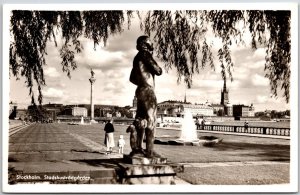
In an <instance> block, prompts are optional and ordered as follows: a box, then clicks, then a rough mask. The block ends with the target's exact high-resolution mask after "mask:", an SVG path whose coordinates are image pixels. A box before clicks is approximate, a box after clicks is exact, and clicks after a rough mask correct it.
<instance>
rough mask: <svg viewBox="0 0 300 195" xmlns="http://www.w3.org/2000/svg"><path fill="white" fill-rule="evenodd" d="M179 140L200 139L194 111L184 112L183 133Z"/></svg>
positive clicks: (191, 140)
mask: <svg viewBox="0 0 300 195" xmlns="http://www.w3.org/2000/svg"><path fill="white" fill-rule="evenodd" d="M178 140H179V141H180V140H182V141H184V142H194V141H199V139H198V136H197V131H196V126H195V122H194V120H193V116H192V113H191V112H190V111H189V110H188V111H186V112H185V114H184V117H183V121H182V126H181V135H180V137H179V139H178Z"/></svg>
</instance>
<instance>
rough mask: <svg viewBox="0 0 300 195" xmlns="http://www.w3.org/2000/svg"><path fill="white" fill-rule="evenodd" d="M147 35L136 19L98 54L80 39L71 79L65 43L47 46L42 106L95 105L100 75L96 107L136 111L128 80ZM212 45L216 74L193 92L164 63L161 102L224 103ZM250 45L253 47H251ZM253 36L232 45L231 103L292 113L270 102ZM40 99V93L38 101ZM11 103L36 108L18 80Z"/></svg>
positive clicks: (200, 78)
mask: <svg viewBox="0 0 300 195" xmlns="http://www.w3.org/2000/svg"><path fill="white" fill-rule="evenodd" d="M140 35H143V32H142V31H141V30H140V29H139V23H138V21H137V19H133V20H132V24H131V27H130V30H127V28H126V27H125V30H124V32H122V33H121V34H118V35H115V36H111V37H110V38H109V39H108V41H107V45H106V46H105V47H104V46H103V45H99V46H97V47H96V50H94V49H93V47H94V44H93V42H92V41H90V40H87V39H85V38H80V40H81V42H82V45H83V47H84V50H83V51H82V53H79V54H75V58H76V61H77V65H78V67H77V69H76V70H74V71H71V79H69V78H68V77H67V74H66V73H64V72H62V70H61V69H62V66H61V65H60V61H61V58H60V56H59V49H60V48H61V44H62V40H60V39H59V38H58V37H60V35H59V34H58V35H56V36H57V44H58V45H57V47H55V44H54V42H49V43H48V45H47V53H48V55H47V56H46V62H47V66H45V69H44V74H45V79H46V85H47V86H45V87H44V88H43V95H44V98H43V104H47V103H49V102H51V103H62V104H89V103H90V83H89V78H90V69H91V68H93V71H94V72H95V78H96V82H95V84H94V102H95V104H113V105H118V106H126V105H132V100H133V97H134V92H135V89H136V86H134V85H133V84H132V83H130V82H129V74H130V71H131V67H132V61H133V58H134V56H135V55H136V53H137V50H136V49H135V45H136V39H137V38H138V37H139V36H140ZM207 39H208V40H210V41H212V42H213V45H214V47H213V53H214V63H215V71H213V70H211V68H210V67H205V68H204V69H203V70H202V69H201V70H200V74H195V75H193V84H192V87H191V89H187V88H186V86H185V84H184V82H183V80H182V81H181V83H179V84H177V75H176V72H175V70H174V69H173V70H169V71H168V72H167V71H166V69H165V68H164V64H163V62H161V61H159V60H158V59H157V58H156V56H155V55H154V58H155V59H156V60H157V62H158V64H159V65H160V66H161V67H162V68H163V74H162V75H161V76H158V77H155V82H156V84H155V85H156V86H155V91H156V96H157V101H158V103H159V102H162V101H166V100H184V95H185V93H186V95H187V101H189V102H191V103H198V104H200V103H205V102H206V101H207V100H208V101H209V102H210V103H220V100H221V89H222V88H223V79H222V77H221V73H220V70H221V69H220V67H219V65H218V64H219V63H218V59H217V57H216V53H217V49H218V48H219V46H218V45H219V44H220V40H217V39H216V38H214V37H213V35H211V36H209V37H207ZM247 40H248V41H247ZM250 40H251V36H250V37H247V38H246V41H245V44H246V46H243V45H239V46H237V45H234V44H233V45H232V46H231V49H232V50H231V51H232V59H233V62H234V64H235V66H234V71H233V79H234V80H233V82H231V81H230V80H229V79H228V80H227V83H226V85H227V89H228V90H229V101H230V103H231V104H245V105H250V104H251V103H253V105H254V107H255V111H264V110H278V111H282V110H290V104H289V103H286V101H285V99H284V98H283V97H282V91H279V94H278V97H277V98H271V97H270V96H271V95H270V94H271V93H270V85H269V80H268V79H267V78H265V77H264V74H265V73H264V62H265V59H264V57H265V48H262V47H260V48H258V49H257V50H255V51H253V50H252V49H251V47H250ZM36 94H37V93H36V92H35V95H36ZM9 100H10V101H13V102H16V103H17V104H18V105H20V108H23V107H27V106H26V105H29V104H30V103H31V98H30V96H29V90H28V89H27V88H26V86H25V84H24V79H22V78H21V79H20V80H19V81H16V80H15V78H14V77H13V76H11V78H10V98H9Z"/></svg>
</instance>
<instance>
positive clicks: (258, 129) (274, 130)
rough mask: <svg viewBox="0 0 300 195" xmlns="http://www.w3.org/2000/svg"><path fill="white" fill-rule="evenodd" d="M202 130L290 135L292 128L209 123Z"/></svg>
mask: <svg viewBox="0 0 300 195" xmlns="http://www.w3.org/2000/svg"><path fill="white" fill-rule="evenodd" d="M200 130H207V131H223V132H233V133H250V134H264V135H280V136H290V128H288V127H286V128H285V127H263V126H249V127H244V126H232V125H211V124H209V125H204V126H203V127H202V128H201V129H200Z"/></svg>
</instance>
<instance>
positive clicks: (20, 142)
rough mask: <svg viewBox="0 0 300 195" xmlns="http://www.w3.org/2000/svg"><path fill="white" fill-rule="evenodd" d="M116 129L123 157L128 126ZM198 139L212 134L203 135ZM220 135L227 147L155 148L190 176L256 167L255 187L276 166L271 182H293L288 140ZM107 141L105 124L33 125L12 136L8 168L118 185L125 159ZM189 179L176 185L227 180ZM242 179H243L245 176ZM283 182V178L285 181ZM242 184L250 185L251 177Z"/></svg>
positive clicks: (162, 132)
mask: <svg viewBox="0 0 300 195" xmlns="http://www.w3.org/2000/svg"><path fill="white" fill-rule="evenodd" d="M115 128H116V132H115V133H114V137H115V142H117V138H118V137H119V135H120V134H122V135H124V137H125V140H127V142H126V145H125V150H124V153H126V154H127V153H129V152H130V150H131V149H130V146H129V141H128V140H129V134H126V132H125V131H126V126H120V125H115ZM178 134H179V131H173V130H164V129H158V130H157V133H156V135H157V136H160V137H165V138H170V137H176V136H178ZM200 135H211V134H210V133H203V132H201V133H200ZM219 136H220V137H221V138H222V139H223V142H222V143H220V144H218V145H216V146H215V147H203V146H200V147H195V146H173V145H155V150H156V151H157V152H158V153H159V154H161V155H162V156H164V157H167V158H168V160H169V161H171V162H175V163H181V164H184V166H185V168H186V169H185V170H186V171H185V172H186V173H189V172H190V171H191V170H192V171H193V172H195V171H196V172H197V170H201V172H202V173H201V174H202V175H205V174H213V171H214V169H215V170H217V171H223V172H224V173H226V174H228V172H226V170H225V168H226V167H227V169H231V168H236V167H240V168H239V169H243V170H245V171H246V170H248V169H249V167H255V168H254V169H253V168H250V169H251V170H255V169H256V170H255V172H256V173H257V174H259V177H258V178H260V180H258V181H256V183H259V182H261V183H266V178H265V177H264V176H263V175H264V174H265V175H266V173H267V172H268V171H269V170H272V169H273V168H274V167H278V166H280V167H281V169H279V171H280V170H281V174H278V177H281V179H277V178H276V175H275V176H272V178H273V180H272V179H269V178H267V179H268V181H269V182H271V183H272V182H274V183H288V182H289V171H288V169H289V160H290V156H289V150H290V147H289V140H284V139H283V140H282V139H272V138H263V137H260V138H257V137H247V136H235V135H219ZM103 141H104V131H103V125H102V124H101V125H100V124H92V125H67V124H33V125H31V126H29V127H27V128H25V129H22V130H21V131H19V132H17V133H15V134H13V135H12V136H10V138H9V166H10V167H14V170H15V171H23V173H27V174H29V173H30V174H32V173H60V174H61V175H66V174H68V175H70V174H74V173H77V174H79V173H80V174H82V175H85V176H88V175H89V176H91V174H92V175H93V174H94V173H95V174H96V173H97V174H98V176H100V175H102V176H103V174H104V175H105V174H107V179H106V180H105V181H103V180H101V181H100V180H98V181H93V182H94V183H97V182H98V183H116V181H112V180H111V177H112V176H113V175H111V174H112V171H113V170H114V169H115V168H116V167H117V166H116V163H117V162H118V161H120V160H121V159H122V155H121V154H118V153H117V148H115V149H114V152H113V154H111V155H105V146H104V144H103ZM218 167H219V168H218ZM266 167H268V168H266ZM282 167H284V168H282ZM203 168H205V169H203ZM208 168H214V169H213V170H211V169H210V173H208V172H207V170H208ZM220 168H221V169H220ZM194 169H196V170H194ZM260 170H262V172H260ZM105 171H106V173H105ZM95 174H94V175H93V177H95ZM214 174H216V173H214ZM191 175H192V174H187V175H185V174H179V175H178V176H179V177H180V178H181V179H180V178H177V183H185V182H184V180H187V181H189V182H190V183H195V181H196V183H195V184H205V183H206V184H211V183H214V182H216V183H217V184H218V182H219V183H220V184H222V183H224V181H225V180H226V177H223V176H222V177H220V179H218V178H212V180H210V181H198V179H199V178H201V177H198V176H197V175H195V176H193V177H194V178H192V179H191V178H190V177H191ZM267 175H270V174H267ZM283 176H284V177H283ZM239 177H240V178H241V176H239ZM109 178H110V179H109ZM197 178H198V179H197ZM222 178H223V179H222ZM282 178H284V179H283V180H282ZM182 179H183V180H182ZM223 180H224V181H223ZM240 180H243V181H246V180H247V178H242V179H240ZM247 181H248V180H247ZM232 182H234V180H233V181H232ZM267 183H268V182H267ZM232 184H234V183H232Z"/></svg>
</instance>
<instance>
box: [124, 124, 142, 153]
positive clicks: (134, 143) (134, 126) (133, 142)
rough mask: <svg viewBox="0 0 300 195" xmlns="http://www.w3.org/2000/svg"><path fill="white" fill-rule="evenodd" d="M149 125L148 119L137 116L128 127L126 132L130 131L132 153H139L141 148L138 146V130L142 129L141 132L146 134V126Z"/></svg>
mask: <svg viewBox="0 0 300 195" xmlns="http://www.w3.org/2000/svg"><path fill="white" fill-rule="evenodd" d="M146 127H147V120H146V119H141V118H137V119H135V120H134V122H133V124H131V125H129V126H128V128H127V129H126V133H130V147H131V150H132V151H131V153H130V155H134V154H136V153H139V151H140V148H138V146H137V131H136V129H138V130H139V131H141V132H142V133H141V134H144V132H145V128H146Z"/></svg>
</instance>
